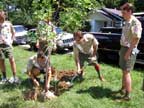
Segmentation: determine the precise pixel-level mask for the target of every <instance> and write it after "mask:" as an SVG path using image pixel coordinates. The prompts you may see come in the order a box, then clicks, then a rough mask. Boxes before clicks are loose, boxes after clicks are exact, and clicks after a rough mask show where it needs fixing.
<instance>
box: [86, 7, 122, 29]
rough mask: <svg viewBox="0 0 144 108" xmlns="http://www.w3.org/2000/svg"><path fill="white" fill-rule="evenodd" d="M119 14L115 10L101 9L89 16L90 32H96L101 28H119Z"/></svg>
mask: <svg viewBox="0 0 144 108" xmlns="http://www.w3.org/2000/svg"><path fill="white" fill-rule="evenodd" d="M122 20H123V19H122V17H121V12H120V11H119V10H116V9H109V8H102V9H99V10H95V11H93V12H91V13H90V14H89V21H90V25H91V30H90V32H98V31H100V28H101V27H121V26H122Z"/></svg>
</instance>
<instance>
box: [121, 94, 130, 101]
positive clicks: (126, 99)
mask: <svg viewBox="0 0 144 108" xmlns="http://www.w3.org/2000/svg"><path fill="white" fill-rule="evenodd" d="M122 100H124V101H130V100H131V97H130V96H126V95H125V96H123V97H122Z"/></svg>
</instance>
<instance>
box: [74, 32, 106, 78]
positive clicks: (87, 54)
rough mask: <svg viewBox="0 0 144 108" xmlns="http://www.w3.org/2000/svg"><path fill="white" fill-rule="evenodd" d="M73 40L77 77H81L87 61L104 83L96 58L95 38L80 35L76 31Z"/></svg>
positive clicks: (96, 45) (90, 35) (96, 42)
mask: <svg viewBox="0 0 144 108" xmlns="http://www.w3.org/2000/svg"><path fill="white" fill-rule="evenodd" d="M74 40H75V41H74V45H73V51H74V58H75V62H76V66H77V73H78V74H79V76H80V77H81V78H82V77H83V67H84V62H85V61H87V62H88V63H89V64H90V65H93V66H94V67H95V70H96V71H97V73H98V77H99V79H100V80H101V81H104V78H103V76H102V75H101V74H100V66H99V64H98V62H97V58H96V53H97V49H98V41H97V40H96V38H95V37H94V36H93V35H92V34H82V32H81V31H78V32H75V33H74Z"/></svg>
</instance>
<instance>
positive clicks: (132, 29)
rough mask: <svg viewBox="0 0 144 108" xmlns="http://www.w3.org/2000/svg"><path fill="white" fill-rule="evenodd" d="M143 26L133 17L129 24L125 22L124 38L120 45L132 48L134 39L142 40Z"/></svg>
mask: <svg viewBox="0 0 144 108" xmlns="http://www.w3.org/2000/svg"><path fill="white" fill-rule="evenodd" d="M141 33H142V26H141V23H140V21H139V20H138V19H137V18H136V17H134V16H132V17H131V19H130V21H129V22H125V25H124V27H123V29H122V36H121V40H120V43H121V45H122V46H125V47H130V43H131V39H132V37H138V38H141Z"/></svg>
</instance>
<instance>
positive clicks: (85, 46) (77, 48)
mask: <svg viewBox="0 0 144 108" xmlns="http://www.w3.org/2000/svg"><path fill="white" fill-rule="evenodd" d="M83 37H84V39H85V42H83V43H81V44H78V43H76V41H74V45H73V51H74V55H75V57H77V56H78V54H79V52H81V53H84V54H92V53H93V44H96V45H98V41H97V40H96V38H95V37H94V36H93V35H92V34H85V35H83Z"/></svg>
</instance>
